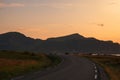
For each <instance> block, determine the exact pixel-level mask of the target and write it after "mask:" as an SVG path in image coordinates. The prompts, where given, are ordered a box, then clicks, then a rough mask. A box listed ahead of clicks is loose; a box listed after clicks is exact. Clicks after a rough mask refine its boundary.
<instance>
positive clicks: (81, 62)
mask: <svg viewBox="0 0 120 80" xmlns="http://www.w3.org/2000/svg"><path fill="white" fill-rule="evenodd" d="M62 58H63V61H62V63H61V64H59V65H58V66H56V67H54V68H48V69H46V70H44V71H38V72H35V73H31V74H27V75H24V76H20V77H16V78H14V79H12V80H108V78H107V76H106V75H105V74H104V72H103V70H102V69H100V68H98V67H97V65H96V64H95V63H93V62H92V61H90V60H88V59H86V58H82V57H81V58H80V57H76V56H62ZM101 73H102V74H101Z"/></svg>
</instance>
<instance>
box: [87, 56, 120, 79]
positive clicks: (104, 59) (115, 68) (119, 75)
mask: <svg viewBox="0 0 120 80" xmlns="http://www.w3.org/2000/svg"><path fill="white" fill-rule="evenodd" d="M86 57H88V58H90V59H92V60H93V61H95V62H96V63H98V64H100V65H101V66H102V67H103V68H104V69H105V70H106V72H107V73H108V75H109V77H110V79H111V80H120V57H117V56H86Z"/></svg>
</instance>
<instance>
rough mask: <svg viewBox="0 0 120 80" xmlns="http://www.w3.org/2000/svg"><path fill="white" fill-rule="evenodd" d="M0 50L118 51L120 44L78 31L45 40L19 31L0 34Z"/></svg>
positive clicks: (55, 51)
mask: <svg viewBox="0 0 120 80" xmlns="http://www.w3.org/2000/svg"><path fill="white" fill-rule="evenodd" d="M0 50H15V51H31V52H44V53H61V54H62V53H65V52H70V53H100V54H101V53H104V54H111V53H112V54H113V53H116V54H117V53H120V44H119V43H113V41H102V40H98V39H95V38H86V37H84V36H82V35H80V34H78V33H75V34H71V35H67V36H62V37H56V38H48V39H47V40H41V39H33V38H30V37H26V36H25V35H24V34H22V33H19V32H8V33H3V34H0Z"/></svg>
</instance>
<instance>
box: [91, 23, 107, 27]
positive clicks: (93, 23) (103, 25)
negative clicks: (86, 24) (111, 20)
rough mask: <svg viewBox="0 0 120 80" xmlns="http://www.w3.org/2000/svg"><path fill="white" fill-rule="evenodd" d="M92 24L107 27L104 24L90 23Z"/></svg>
mask: <svg viewBox="0 0 120 80" xmlns="http://www.w3.org/2000/svg"><path fill="white" fill-rule="evenodd" d="M90 24H92V25H97V26H100V27H103V26H105V24H103V23H90Z"/></svg>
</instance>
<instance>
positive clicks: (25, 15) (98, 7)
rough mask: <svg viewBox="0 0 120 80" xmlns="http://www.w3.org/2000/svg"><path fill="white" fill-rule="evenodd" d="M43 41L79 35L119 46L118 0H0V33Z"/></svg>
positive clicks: (119, 8) (119, 6)
mask: <svg viewBox="0 0 120 80" xmlns="http://www.w3.org/2000/svg"><path fill="white" fill-rule="evenodd" d="M10 31H18V32H21V33H23V34H25V35H27V36H30V37H33V38H40V39H46V38H49V37H57V36H64V35H68V34H73V33H79V34H81V35H83V36H86V37H95V38H97V39H100V40H113V41H114V42H119V43H120V37H119V35H120V0H0V34H1V33H5V32H10Z"/></svg>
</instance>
